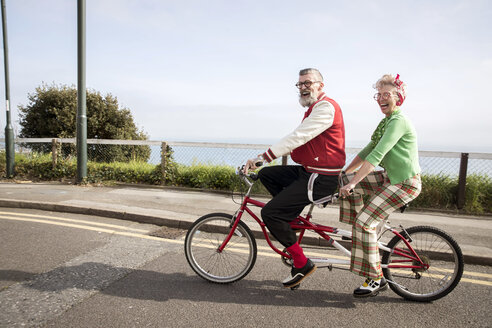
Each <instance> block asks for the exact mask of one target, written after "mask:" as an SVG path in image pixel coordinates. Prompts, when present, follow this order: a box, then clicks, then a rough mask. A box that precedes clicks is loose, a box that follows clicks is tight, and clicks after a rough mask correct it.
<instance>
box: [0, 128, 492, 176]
mask: <svg viewBox="0 0 492 328" xmlns="http://www.w3.org/2000/svg"><path fill="white" fill-rule="evenodd" d="M75 142H76V141H75V138H55V139H51V138H23V139H21V138H19V139H16V140H15V151H16V153H22V154H24V155H26V156H37V155H39V154H52V156H53V154H54V156H57V157H58V158H64V159H70V158H75V157H76V155H77V147H76V144H75ZM4 145H5V143H4V139H0V149H4ZM163 145H165V146H168V147H167V149H168V151H171V152H172V158H173V159H174V161H175V162H176V163H178V164H181V165H187V166H190V165H198V164H200V165H226V166H232V167H239V166H241V165H242V164H244V163H245V162H246V160H247V159H249V158H253V157H255V156H257V155H258V154H262V153H263V152H264V151H265V150H266V149H268V147H269V146H270V145H266V144H231V143H202V142H162V141H148V140H100V139H88V140H87V157H88V160H89V161H96V162H106V163H110V162H118V161H119V162H128V161H144V162H147V163H150V164H154V165H158V164H161V163H162V156H161V154H162V149H163ZM165 146H164V147H165ZM359 151H360V149H359V148H347V149H346V153H347V164H348V163H350V162H351V161H352V160H353V159H354V157H355V156H356V155H357V153H358V152H359ZM419 157H420V166H421V168H422V173H423V174H425V175H441V176H449V177H457V176H459V173H460V168H461V165H463V164H462V162H463V160H462V153H459V152H429V151H421V152H419ZM283 161H284V163H287V164H294V163H293V161H292V160H291V159H290V158H284V159H283ZM276 162H277V163H278V164H281V163H282V159H280V158H279V159H277V160H276ZM467 175H477V176H484V177H489V178H492V154H491V153H469V154H468V156H467Z"/></svg>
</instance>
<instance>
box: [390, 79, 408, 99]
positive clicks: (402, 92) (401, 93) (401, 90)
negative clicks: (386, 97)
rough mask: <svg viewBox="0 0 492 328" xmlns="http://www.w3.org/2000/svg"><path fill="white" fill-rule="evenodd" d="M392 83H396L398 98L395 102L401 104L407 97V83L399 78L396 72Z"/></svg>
mask: <svg viewBox="0 0 492 328" xmlns="http://www.w3.org/2000/svg"><path fill="white" fill-rule="evenodd" d="M393 83H394V84H396V93H397V94H398V98H399V100H398V101H397V102H396V106H401V105H402V104H403V102H404V101H405V98H406V97H407V91H406V89H407V85H406V84H405V83H404V82H403V81H401V80H400V74H396V77H395V81H394V82H393Z"/></svg>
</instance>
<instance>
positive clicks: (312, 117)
mask: <svg viewBox="0 0 492 328" xmlns="http://www.w3.org/2000/svg"><path fill="white" fill-rule="evenodd" d="M289 153H290V155H291V157H292V160H293V161H294V162H296V163H298V164H301V165H302V166H303V167H304V168H305V169H306V171H308V172H312V173H319V174H325V175H338V174H339V173H340V171H341V170H342V169H343V167H344V165H345V126H344V124H343V116H342V111H341V109H340V106H339V105H338V104H337V103H336V102H335V101H334V100H333V99H330V98H328V97H327V96H326V95H325V93H321V94H320V95H319V97H318V100H317V101H316V102H315V103H314V104H313V105H311V106H310V107H309V108H308V110H307V111H306V112H305V113H304V118H303V120H302V122H301V124H300V125H299V126H298V127H297V128H296V129H295V130H294V131H293V132H292V133H290V134H288V135H287V136H285V137H284V138H283V139H282V140H280V141H279V142H278V143H276V144H275V145H273V146H271V147H270V148H269V149H268V150H267V151H266V152H265V153H263V159H265V160H266V161H267V162H269V163H270V162H271V161H273V160H274V159H276V158H277V157H281V156H284V155H287V154H289Z"/></svg>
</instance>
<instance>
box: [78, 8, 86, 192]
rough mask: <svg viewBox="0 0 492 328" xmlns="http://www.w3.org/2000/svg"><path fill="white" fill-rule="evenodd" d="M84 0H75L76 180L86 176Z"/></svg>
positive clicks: (82, 179)
mask: <svg viewBox="0 0 492 328" xmlns="http://www.w3.org/2000/svg"><path fill="white" fill-rule="evenodd" d="M86 107H87V105H86V88H85V0H77V182H79V183H81V182H83V181H84V180H85V179H86V178H87V115H86Z"/></svg>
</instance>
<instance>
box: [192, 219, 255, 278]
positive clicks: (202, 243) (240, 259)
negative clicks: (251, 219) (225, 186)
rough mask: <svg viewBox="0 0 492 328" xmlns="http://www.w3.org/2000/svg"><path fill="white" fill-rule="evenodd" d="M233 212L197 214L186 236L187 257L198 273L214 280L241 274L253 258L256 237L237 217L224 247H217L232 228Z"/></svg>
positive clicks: (241, 275)
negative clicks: (230, 213) (235, 224)
mask: <svg viewBox="0 0 492 328" xmlns="http://www.w3.org/2000/svg"><path fill="white" fill-rule="evenodd" d="M232 222H233V218H232V215H229V214H225V213H212V214H208V215H205V216H203V217H201V218H199V219H198V220H197V221H195V223H193V225H192V226H191V227H190V229H189V230H188V233H187V234H186V239H185V254H186V260H187V261H188V263H189V264H190V266H191V268H192V269H193V271H195V272H196V273H197V274H198V275H199V276H200V277H202V278H203V279H206V280H208V281H211V282H215V283H221V284H225V283H231V282H235V281H238V280H240V279H242V278H244V277H245V276H246V275H247V274H248V273H249V272H250V271H251V269H252V268H253V266H254V265H255V262H256V252H257V247H256V240H255V238H254V236H253V233H252V232H251V230H250V229H249V228H248V226H247V225H246V224H245V223H244V222H242V221H239V224H238V226H237V228H236V230H235V231H234V234H233V235H232V237H231V239H230V240H229V242H228V243H227V245H226V247H225V248H224V249H223V250H222V251H219V247H220V246H221V245H222V243H223V242H224V240H225V239H226V238H227V235H228V234H229V232H230V231H231V228H232Z"/></svg>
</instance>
